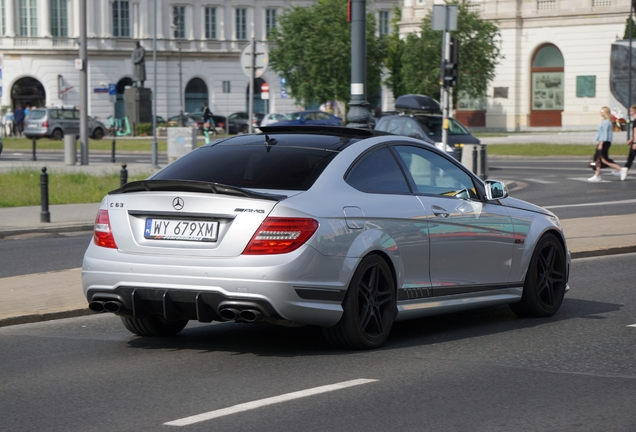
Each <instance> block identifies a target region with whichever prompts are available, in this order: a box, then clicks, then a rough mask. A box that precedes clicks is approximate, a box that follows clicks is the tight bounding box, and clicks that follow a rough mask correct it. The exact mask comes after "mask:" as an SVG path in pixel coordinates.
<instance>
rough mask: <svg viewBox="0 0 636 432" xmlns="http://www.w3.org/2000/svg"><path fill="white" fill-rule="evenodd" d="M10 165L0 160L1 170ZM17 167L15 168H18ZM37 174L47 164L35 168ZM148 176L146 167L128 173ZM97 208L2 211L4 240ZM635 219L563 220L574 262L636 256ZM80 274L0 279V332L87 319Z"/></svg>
mask: <svg viewBox="0 0 636 432" xmlns="http://www.w3.org/2000/svg"><path fill="white" fill-rule="evenodd" d="M8 164H10V163H7V162H4V163H3V161H2V160H1V159H0V170H2V169H3V168H5V169H6V166H7V165H8ZM15 164H17V163H14V164H13V165H14V166H15ZM27 164H28V163H27ZM33 164H34V166H37V167H38V169H39V168H41V166H42V165H43V164H41V163H39V164H38V163H33ZM47 167H49V172H56V171H62V170H63V171H67V170H82V171H84V170H86V171H92V172H96V173H101V172H102V170H111V171H113V172H119V170H120V169H121V166H120V165H117V164H102V165H99V164H93V165H89V166H77V165H76V166H71V167H65V166H64V165H62V164H60V163H58V164H54V163H50V162H49V163H48V164H47ZM131 168H132V169H133V170H136V169H139V170H141V171H140V172H148V170H149V167H148V165H141V164H140V166H138V167H137V166H132V167H129V169H131ZM98 208H99V203H90V204H67V205H51V206H49V213H50V220H51V222H49V223H45V222H40V212H41V208H40V206H32V207H17V208H0V239H1V238H9V237H12V236H17V235H26V234H32V233H55V232H69V231H92V229H93V224H94V221H95V216H96V215H97V210H98ZM635 221H636V214H629V215H617V216H601V217H593V218H576V219H562V220H561V224H562V226H563V231H564V232H565V236H566V239H567V242H568V247H569V249H570V251H571V253H572V258H583V257H592V256H601V255H611V254H619V253H630V252H636V223H635ZM80 274H81V270H80V269H71V270H62V271H56V272H49V273H36V274H31V275H24V276H15V277H9V278H2V279H0V299H2V301H0V326H6V325H13V324H23V323H29V322H38V321H46V320H51V319H58V318H67V317H73V316H80V315H87V314H91V313H92V312H90V311H89V309H88V305H87V302H86V299H85V298H84V294H83V291H82V284H81V280H80Z"/></svg>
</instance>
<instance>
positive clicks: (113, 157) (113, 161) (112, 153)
mask: <svg viewBox="0 0 636 432" xmlns="http://www.w3.org/2000/svg"><path fill="white" fill-rule="evenodd" d="M110 161H111V162H112V163H115V138H113V148H112V151H111V153H110Z"/></svg>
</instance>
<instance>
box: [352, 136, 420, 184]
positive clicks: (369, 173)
mask: <svg viewBox="0 0 636 432" xmlns="http://www.w3.org/2000/svg"><path fill="white" fill-rule="evenodd" d="M345 180H346V182H347V183H349V184H350V185H351V186H353V187H354V188H356V189H358V190H359V191H362V192H368V193H409V192H410V189H409V186H408V184H407V182H406V179H405V178H404V174H402V170H401V169H400V167H399V166H398V164H397V161H396V160H395V158H394V157H393V155H392V154H391V151H390V150H389V149H388V148H387V147H383V148H381V149H379V150H375V151H373V152H372V153H369V154H367V155H365V156H364V157H363V158H362V159H361V160H360V161H358V162H357V163H356V164H355V165H354V167H353V169H351V171H350V172H349V174H347V178H346V179H345Z"/></svg>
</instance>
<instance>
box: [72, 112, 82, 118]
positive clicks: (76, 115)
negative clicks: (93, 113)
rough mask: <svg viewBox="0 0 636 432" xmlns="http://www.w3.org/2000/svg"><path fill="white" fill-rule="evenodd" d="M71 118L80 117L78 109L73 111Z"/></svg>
mask: <svg viewBox="0 0 636 432" xmlns="http://www.w3.org/2000/svg"><path fill="white" fill-rule="evenodd" d="M73 119H74V120H79V119H80V114H79V111H73Z"/></svg>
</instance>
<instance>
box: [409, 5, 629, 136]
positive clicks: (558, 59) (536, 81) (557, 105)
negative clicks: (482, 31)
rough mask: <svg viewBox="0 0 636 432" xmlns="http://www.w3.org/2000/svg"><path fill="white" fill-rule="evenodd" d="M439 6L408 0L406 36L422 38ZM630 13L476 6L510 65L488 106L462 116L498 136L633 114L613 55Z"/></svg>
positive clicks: (462, 111)
mask: <svg viewBox="0 0 636 432" xmlns="http://www.w3.org/2000/svg"><path fill="white" fill-rule="evenodd" d="M434 3H437V2H436V1H434V0H403V5H402V20H401V22H400V23H399V26H400V33H401V34H403V35H405V34H408V33H410V32H417V31H419V27H420V23H421V20H422V18H423V17H424V16H426V14H427V13H429V11H430V10H431V8H432V6H433V4H434ZM630 6H631V0H470V3H469V8H470V10H472V11H474V12H478V13H479V14H480V15H481V16H482V18H483V19H485V20H489V21H493V22H495V23H497V25H498V26H499V28H500V30H501V48H502V54H503V59H502V60H501V62H500V64H499V65H498V66H497V69H496V77H495V79H494V80H493V81H492V82H491V83H490V87H489V90H488V94H487V95H485V98H484V100H483V101H480V103H475V101H462V100H460V101H459V103H458V104H457V112H456V116H457V117H458V118H459V119H461V120H463V121H465V122H466V123H469V124H470V125H471V126H485V127H487V128H492V129H505V130H525V129H533V128H560V129H568V130H572V129H590V128H594V127H596V125H597V124H598V123H599V121H600V117H599V110H600V108H601V107H602V106H609V107H610V109H612V110H614V109H615V110H620V111H622V113H623V115H626V114H627V108H626V107H625V106H622V105H621V104H619V103H618V102H616V100H615V98H614V97H613V95H612V93H611V92H610V55H611V50H612V44H613V43H614V42H616V41H617V40H619V39H622V38H623V35H624V33H625V28H626V22H627V19H628V17H629V10H630ZM634 31H635V32H636V29H635V30H634ZM460 64H461V58H460ZM634 86H635V87H636V83H635V84H634ZM634 103H636V100H635V101H634Z"/></svg>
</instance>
